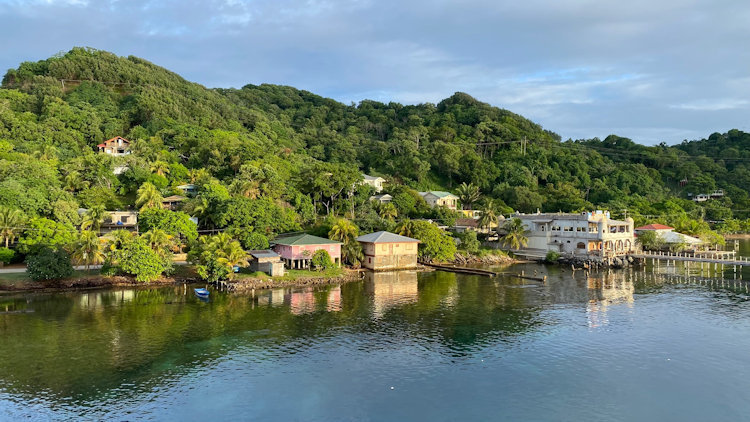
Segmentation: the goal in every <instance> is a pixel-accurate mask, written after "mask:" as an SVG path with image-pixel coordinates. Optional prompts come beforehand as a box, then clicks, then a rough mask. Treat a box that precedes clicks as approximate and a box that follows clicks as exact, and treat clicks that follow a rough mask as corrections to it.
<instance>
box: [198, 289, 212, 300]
mask: <svg viewBox="0 0 750 422" xmlns="http://www.w3.org/2000/svg"><path fill="white" fill-rule="evenodd" d="M194 290H195V295H196V296H198V297H200V298H207V297H208V295H209V294H211V292H209V291H208V290H207V289H204V288H200V289H194Z"/></svg>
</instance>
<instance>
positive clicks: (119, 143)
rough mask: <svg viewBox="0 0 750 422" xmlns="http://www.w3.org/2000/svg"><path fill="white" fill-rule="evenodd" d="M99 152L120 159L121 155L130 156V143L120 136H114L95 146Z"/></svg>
mask: <svg viewBox="0 0 750 422" xmlns="http://www.w3.org/2000/svg"><path fill="white" fill-rule="evenodd" d="M97 147H98V148H99V152H103V153H105V154H109V155H112V156H115V157H121V156H123V155H128V154H130V141H128V140H127V139H125V138H123V137H122V136H115V137H114V138H112V139H108V140H106V141H104V142H103V143H101V144H99V145H97Z"/></svg>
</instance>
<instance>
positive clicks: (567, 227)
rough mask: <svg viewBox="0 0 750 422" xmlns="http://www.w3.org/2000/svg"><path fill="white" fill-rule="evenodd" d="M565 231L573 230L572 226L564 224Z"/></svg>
mask: <svg viewBox="0 0 750 422" xmlns="http://www.w3.org/2000/svg"><path fill="white" fill-rule="evenodd" d="M565 231H566V232H572V231H573V227H570V226H565Z"/></svg>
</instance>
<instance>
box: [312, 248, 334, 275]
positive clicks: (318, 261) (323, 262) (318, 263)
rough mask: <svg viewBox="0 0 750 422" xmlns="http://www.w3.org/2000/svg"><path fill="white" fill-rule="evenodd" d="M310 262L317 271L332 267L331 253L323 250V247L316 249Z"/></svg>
mask: <svg viewBox="0 0 750 422" xmlns="http://www.w3.org/2000/svg"><path fill="white" fill-rule="evenodd" d="M310 262H311V263H312V266H313V268H315V269H316V270H318V271H322V270H326V269H328V268H333V260H332V259H331V255H329V254H328V251H325V250H323V249H318V250H317V251H315V253H314V254H313V256H312V260H311V261H310Z"/></svg>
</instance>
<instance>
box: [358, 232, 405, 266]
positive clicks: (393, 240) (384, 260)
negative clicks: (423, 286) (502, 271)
mask: <svg viewBox="0 0 750 422" xmlns="http://www.w3.org/2000/svg"><path fill="white" fill-rule="evenodd" d="M357 241H358V242H359V243H360V244H361V245H362V252H363V254H364V256H365V257H364V260H363V261H362V267H364V268H367V269H370V270H374V271H381V270H401V269H414V268H416V267H417V253H418V250H417V247H418V245H419V240H417V239H412V238H410V237H406V236H401V235H398V234H394V233H390V232H386V231H380V232H375V233H370V234H366V235H364V236H360V237H358V238H357Z"/></svg>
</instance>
